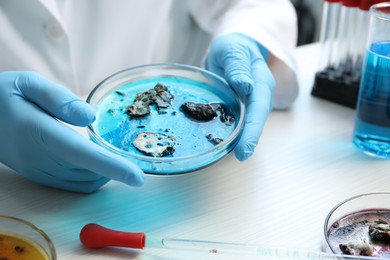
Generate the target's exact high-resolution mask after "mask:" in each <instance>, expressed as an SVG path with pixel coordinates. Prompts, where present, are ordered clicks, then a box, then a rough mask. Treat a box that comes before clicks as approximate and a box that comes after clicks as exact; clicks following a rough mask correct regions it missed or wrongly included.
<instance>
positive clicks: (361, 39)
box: [354, 0, 378, 81]
mask: <svg viewBox="0 0 390 260" xmlns="http://www.w3.org/2000/svg"><path fill="white" fill-rule="evenodd" d="M376 1H378V0H359V12H358V16H357V23H356V24H357V26H356V28H358V29H359V33H357V34H356V40H355V44H356V45H355V55H356V60H355V70H354V73H355V74H354V80H355V81H358V80H360V77H361V69H362V66H363V57H364V53H365V50H366V42H367V34H368V25H369V22H370V15H369V12H368V10H369V9H370V7H371V6H372V5H373V4H375V3H376Z"/></svg>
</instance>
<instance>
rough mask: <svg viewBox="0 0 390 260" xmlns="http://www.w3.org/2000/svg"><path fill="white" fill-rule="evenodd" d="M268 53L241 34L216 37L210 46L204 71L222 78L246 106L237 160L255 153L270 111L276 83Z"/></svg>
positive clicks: (236, 154) (236, 148)
mask: <svg viewBox="0 0 390 260" xmlns="http://www.w3.org/2000/svg"><path fill="white" fill-rule="evenodd" d="M267 56H268V51H267V50H266V49H265V48H264V47H263V46H261V45H260V44H258V43H257V42H256V41H254V40H253V39H251V38H250V37H247V36H245V35H242V34H238V33H232V34H227V35H223V36H220V37H218V38H217V39H215V40H214V41H213V43H212V44H211V46H210V49H209V53H208V57H207V60H206V68H207V69H208V70H210V71H212V72H214V73H216V74H217V75H219V76H221V77H223V78H225V80H226V81H227V82H228V83H229V85H231V86H232V87H233V88H234V89H235V90H236V91H237V92H238V93H239V94H240V95H241V97H243V100H244V102H245V104H246V109H247V112H246V120H245V125H244V129H243V133H242V136H241V138H240V140H239V141H238V143H237V145H236V147H235V149H234V153H235V156H236V157H237V159H238V160H240V161H244V160H246V159H248V158H249V157H250V156H251V155H252V154H253V152H254V149H255V147H256V145H257V143H258V140H259V138H260V135H261V133H262V131H263V127H264V124H265V121H266V119H267V117H268V114H269V113H270V111H271V110H272V99H273V91H274V86H275V80H274V77H273V75H272V74H271V71H270V70H269V68H268V65H267V62H266V60H267V58H268V57H267Z"/></svg>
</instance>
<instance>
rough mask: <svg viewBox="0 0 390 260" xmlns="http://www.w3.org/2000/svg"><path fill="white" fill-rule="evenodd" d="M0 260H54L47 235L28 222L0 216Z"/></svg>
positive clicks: (54, 252) (50, 242)
mask: <svg viewBox="0 0 390 260" xmlns="http://www.w3.org/2000/svg"><path fill="white" fill-rule="evenodd" d="M0 259H19V260H31V259H34V260H55V259H57V255H56V250H55V248H54V245H53V243H52V241H51V240H50V238H49V237H48V235H47V234H46V233H45V232H44V231H42V230H41V229H39V228H38V227H36V226H35V225H34V224H32V223H31V222H29V221H26V220H23V219H20V218H17V217H13V216H7V215H0Z"/></svg>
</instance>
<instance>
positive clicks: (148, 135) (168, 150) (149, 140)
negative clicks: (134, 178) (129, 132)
mask: <svg viewBox="0 0 390 260" xmlns="http://www.w3.org/2000/svg"><path fill="white" fill-rule="evenodd" d="M133 145H134V147H135V148H137V149H138V150H139V151H141V152H143V153H144V154H146V155H148V156H153V157H163V156H168V155H172V154H173V153H174V151H175V145H176V140H175V138H174V137H173V136H171V135H166V134H162V133H153V132H142V133H140V134H138V135H137V137H136V138H135V139H134V141H133Z"/></svg>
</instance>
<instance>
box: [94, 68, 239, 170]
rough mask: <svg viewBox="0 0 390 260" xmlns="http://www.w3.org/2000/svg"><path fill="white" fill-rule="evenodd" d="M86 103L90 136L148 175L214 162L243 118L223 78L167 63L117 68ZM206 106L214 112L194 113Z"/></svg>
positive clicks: (235, 138)
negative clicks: (91, 110) (91, 109)
mask: <svg viewBox="0 0 390 260" xmlns="http://www.w3.org/2000/svg"><path fill="white" fill-rule="evenodd" d="M161 86H163V87H162V88H161ZM161 89H163V90H161ZM156 93H157V94H156ZM87 102H88V103H89V104H90V105H91V106H92V107H94V109H95V110H96V120H95V121H94V123H93V124H91V125H90V126H89V127H88V133H89V136H90V138H91V140H92V141H94V142H96V143H97V144H99V145H101V146H102V147H104V148H105V149H107V150H109V151H111V152H114V153H116V154H119V155H121V156H123V157H125V158H127V159H128V160H130V161H132V162H134V163H136V164H137V165H138V166H139V167H140V168H141V169H142V170H143V171H144V172H145V173H146V174H151V175H178V174H184V173H188V172H193V171H196V170H199V169H202V168H204V167H207V166H209V165H211V164H213V163H215V162H217V161H219V160H220V159H222V158H223V157H225V156H226V155H228V154H229V153H230V152H231V151H232V150H233V148H234V147H235V145H236V143H237V141H238V140H239V138H240V135H241V132H242V129H243V125H244V117H245V105H244V103H243V101H242V100H241V98H240V96H239V95H238V94H237V93H236V92H235V90H234V89H233V88H231V87H230V86H229V85H228V84H227V82H226V81H225V80H224V79H223V78H221V77H219V76H217V75H215V74H213V73H211V72H209V71H206V70H203V69H201V68H198V67H194V66H188V65H183V64H173V63H168V64H151V65H143V66H137V67H132V68H128V69H125V70H122V71H119V72H117V73H115V74H113V75H111V76H109V77H108V78H106V79H105V80H103V81H102V82H101V83H99V84H98V85H97V86H96V87H95V88H94V89H93V91H92V92H91V93H90V95H89V96H88V98H87ZM193 105H196V107H195V109H193V108H194V107H193ZM210 107H211V110H212V112H215V114H214V116H212V117H211V118H210V117H208V118H207V119H205V118H204V117H202V118H198V117H197V115H200V114H202V113H203V112H204V113H206V112H205V110H207V111H208V112H210V111H209V110H208V109H209V108H210ZM185 108H187V109H185ZM188 108H190V109H189V110H188ZM199 108H202V109H200V110H199ZM205 108H208V109H205ZM188 111H192V112H194V111H195V112H194V113H189V112H188ZM206 114H207V113H206ZM208 115H210V114H209V113H208ZM147 139H151V140H152V141H150V140H149V141H148V140H147ZM159 140H161V141H159Z"/></svg>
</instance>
